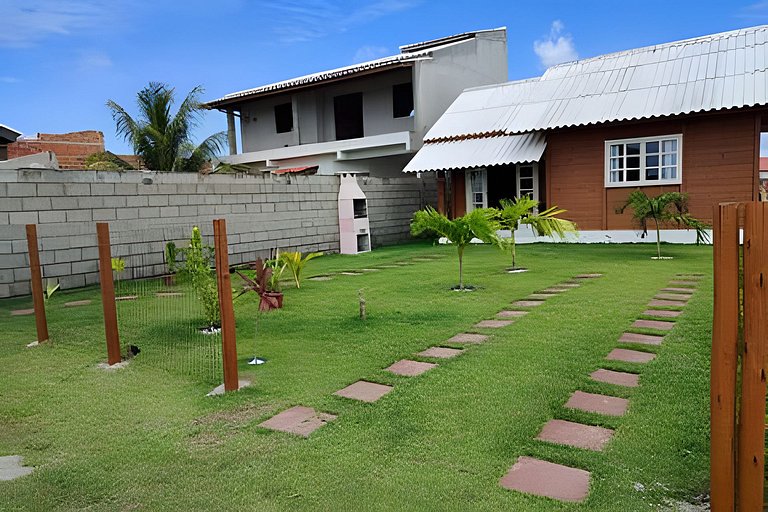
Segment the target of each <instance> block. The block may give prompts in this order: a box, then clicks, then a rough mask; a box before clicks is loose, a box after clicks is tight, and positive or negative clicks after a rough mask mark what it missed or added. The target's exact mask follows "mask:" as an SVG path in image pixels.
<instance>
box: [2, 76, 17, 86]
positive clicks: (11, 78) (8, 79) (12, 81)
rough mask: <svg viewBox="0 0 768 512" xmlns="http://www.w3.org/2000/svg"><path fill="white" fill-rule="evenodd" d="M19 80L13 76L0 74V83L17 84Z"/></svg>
mask: <svg viewBox="0 0 768 512" xmlns="http://www.w3.org/2000/svg"><path fill="white" fill-rule="evenodd" d="M19 82H21V80H19V79H18V78H16V77H15V76H0V84H17V83H19Z"/></svg>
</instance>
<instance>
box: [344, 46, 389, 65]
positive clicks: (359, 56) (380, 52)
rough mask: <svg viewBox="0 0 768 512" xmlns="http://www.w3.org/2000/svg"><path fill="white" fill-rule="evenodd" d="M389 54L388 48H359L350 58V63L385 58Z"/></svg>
mask: <svg viewBox="0 0 768 512" xmlns="http://www.w3.org/2000/svg"><path fill="white" fill-rule="evenodd" d="M390 53H391V52H390V51H389V48H386V47H384V46H368V45H366V46H361V47H360V48H358V49H357V51H356V52H355V55H354V56H353V57H352V62H353V63H354V64H357V63H358V62H365V61H368V60H375V59H380V58H381V57H386V56H387V55H389V54H390Z"/></svg>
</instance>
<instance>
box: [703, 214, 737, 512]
mask: <svg viewBox="0 0 768 512" xmlns="http://www.w3.org/2000/svg"><path fill="white" fill-rule="evenodd" d="M738 216H739V212H738V205H737V204H735V203H734V204H727V205H726V204H723V205H718V206H715V207H714V215H713V216H712V218H713V219H714V226H713V243H714V280H715V285H714V286H715V297H714V316H713V324H712V364H711V372H710V414H711V421H710V424H711V428H712V431H711V436H710V443H711V445H710V477H711V478H710V479H711V491H710V493H711V505H712V510H714V511H718V512H733V510H734V509H735V503H734V500H735V497H736V444H735V439H736V436H735V434H736V373H737V364H738V340H739V218H738Z"/></svg>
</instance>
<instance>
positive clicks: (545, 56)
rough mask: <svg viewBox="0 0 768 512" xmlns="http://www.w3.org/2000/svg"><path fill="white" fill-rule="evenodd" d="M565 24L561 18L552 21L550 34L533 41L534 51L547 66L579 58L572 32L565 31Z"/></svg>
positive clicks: (542, 63)
mask: <svg viewBox="0 0 768 512" xmlns="http://www.w3.org/2000/svg"><path fill="white" fill-rule="evenodd" d="M564 29H565V25H563V22H562V21H560V20H555V21H553V22H552V27H551V28H550V31H549V36H548V37H546V38H544V39H539V40H537V41H534V42H533V51H534V52H535V53H536V55H537V56H538V57H539V61H540V62H541V65H542V66H544V67H545V68H548V67H550V66H554V65H555V64H560V63H561V62H569V61H572V60H576V59H578V58H579V54H578V53H576V45H575V44H574V42H573V37H572V36H571V34H567V33H565V34H564V33H563V30H564Z"/></svg>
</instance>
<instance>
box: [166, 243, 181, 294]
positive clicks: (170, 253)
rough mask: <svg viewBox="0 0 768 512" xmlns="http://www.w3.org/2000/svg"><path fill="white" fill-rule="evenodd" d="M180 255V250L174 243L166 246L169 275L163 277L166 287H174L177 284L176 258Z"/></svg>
mask: <svg viewBox="0 0 768 512" xmlns="http://www.w3.org/2000/svg"><path fill="white" fill-rule="evenodd" d="M178 254H179V250H178V249H177V248H176V244H175V243H174V242H168V243H167V244H165V265H166V267H167V268H168V273H167V274H166V275H164V276H163V283H164V284H165V286H173V285H174V284H175V281H176V279H175V275H176V258H177V256H178Z"/></svg>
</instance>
